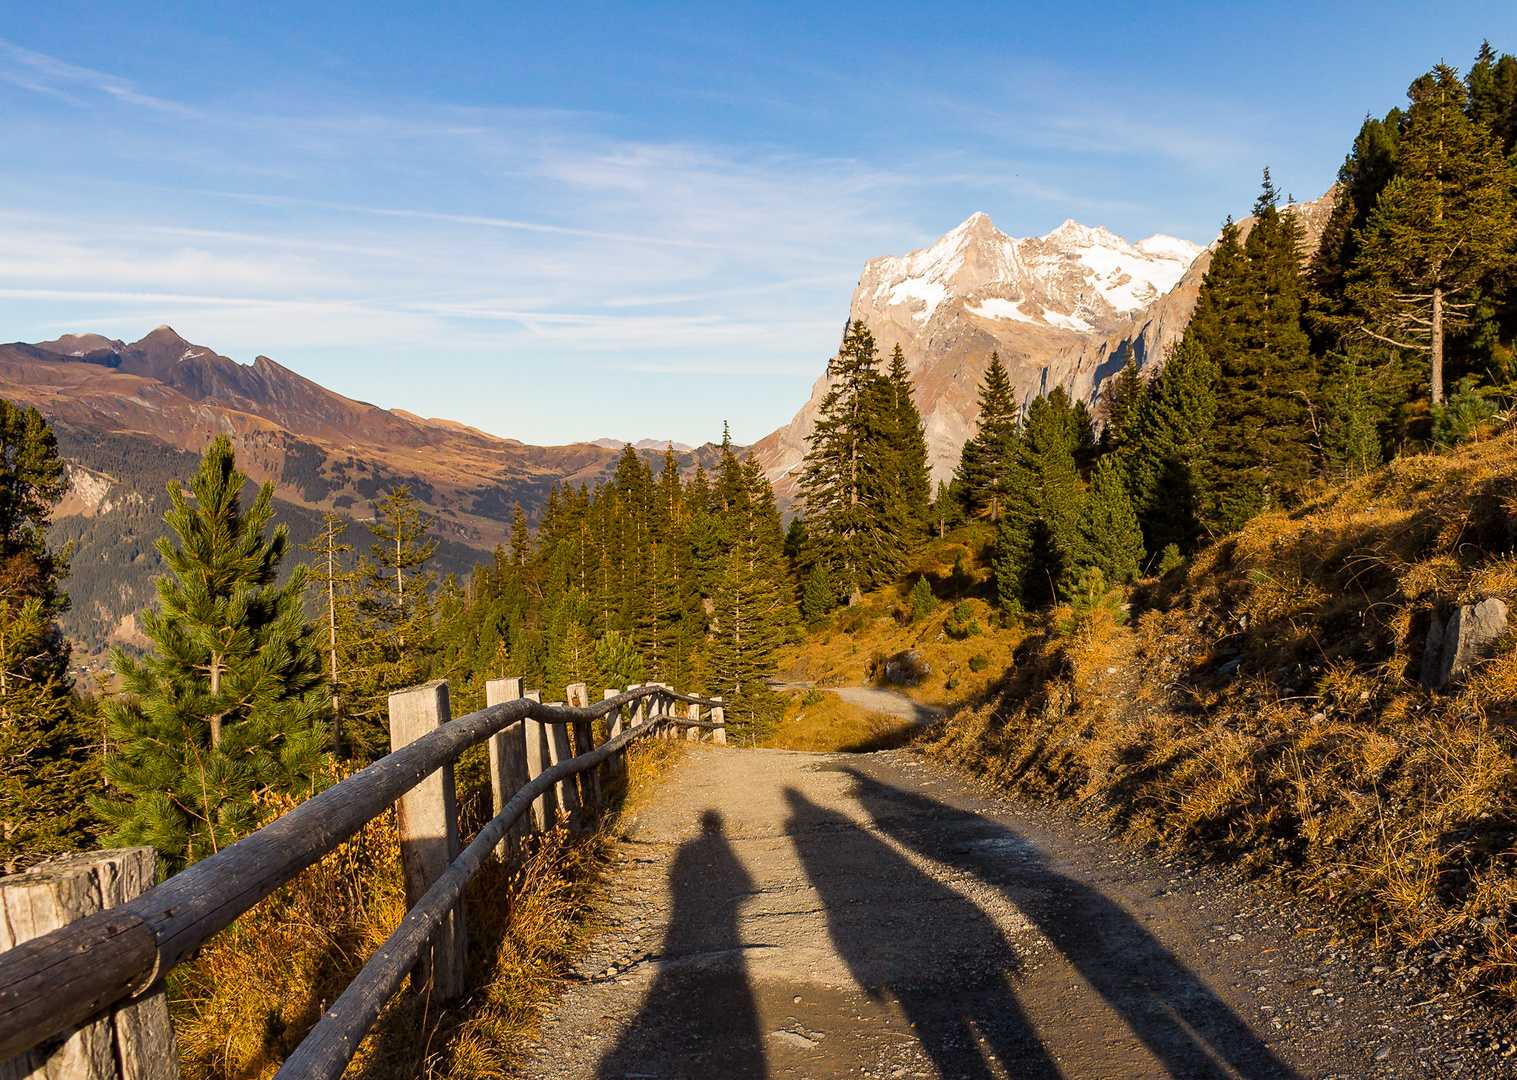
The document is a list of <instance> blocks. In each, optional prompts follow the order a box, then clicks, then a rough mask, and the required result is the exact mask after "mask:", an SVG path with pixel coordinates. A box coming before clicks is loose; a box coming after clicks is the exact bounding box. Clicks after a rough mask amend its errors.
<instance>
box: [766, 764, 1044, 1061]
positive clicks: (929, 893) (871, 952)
mask: <svg viewBox="0 0 1517 1080" xmlns="http://www.w3.org/2000/svg"><path fill="white" fill-rule="evenodd" d="M785 797H786V799H787V800H788V801H789V803H790V820H789V821H788V822H787V824H786V831H787V832H788V833H789V834H790V837H791V840H792V842H793V843H794V844H795V848H796V851H797V853H798V854H799V855H800V859H801V863H802V864H803V865H804V866H805V868H806V875H807V877H808V878H809V879H810V881H811V884H812V885H813V886H814V887H815V888H816V891H817V898H818V900H819V901H820V903H821V906H822V908H823V909H824V910H825V911H826V913H827V927H828V930H829V931H830V933H831V936H832V944H833V947H834V948H835V949H836V950H837V952H838V954H839V955H840V956H841V957H842V958H843V960H844V962H845V963H847V965H848V970H849V972H850V973H851V974H852V975H853V978H854V981H855V982H857V983H858V984H859V985H860V986H862V987H864V988H865V990H866V991H867V992H868V993H869V994H870V995H871V996H872V997H874V998H876V999H881V998H884V997H886V996H889V997H891V998H893V999H895V1000H896V1001H897V1002H898V1003H899V1004H900V1007H901V1009H902V1010H903V1011H904V1012H905V1013H906V1016H907V1018H908V1019H909V1020H910V1021H911V1022H912V1023H913V1024H915V1025H916V1032H915V1034H916V1036H917V1038H918V1039H919V1040H920V1043H921V1046H922V1049H923V1050H924V1051H925V1052H926V1053H927V1054H928V1055H929V1056H930V1057H931V1058H932V1061H933V1064H934V1065H935V1066H936V1067H937V1072H938V1074H939V1075H940V1076H944V1077H953V1078H959V1077H962V1078H966V1080H969V1078H972V1080H982V1078H983V1080H990V1078H991V1077H993V1076H997V1075H1006V1076H1014V1077H1017V1078H1018V1080H1056V1078H1057V1077H1058V1076H1059V1070H1058V1068H1057V1067H1056V1066H1055V1065H1054V1063H1053V1060H1052V1059H1051V1058H1050V1057H1049V1056H1048V1053H1047V1051H1046V1050H1044V1048H1043V1046H1042V1044H1041V1043H1040V1042H1039V1040H1038V1037H1037V1035H1036V1034H1035V1033H1034V1032H1033V1030H1032V1028H1031V1026H1030V1025H1029V1024H1028V1022H1027V1019H1026V1017H1025V1016H1024V1015H1023V1013H1022V1007H1021V1006H1020V1005H1019V1004H1018V1003H1017V999H1016V997H1015V995H1013V993H1012V991H1011V983H1010V978H1011V976H1012V975H1013V974H1014V973H1015V972H1016V971H1017V970H1018V967H1019V964H1020V962H1019V960H1018V958H1017V956H1016V953H1015V952H1014V951H1013V950H1012V948H1011V945H1010V943H1008V942H1007V940H1006V938H1005V937H1004V936H1003V935H1002V933H1001V931H1000V928H999V927H997V926H996V924H995V922H994V921H993V920H992V919H990V918H989V917H988V916H987V915H986V914H985V913H984V912H982V911H981V910H980V909H979V908H978V907H976V906H975V905H974V904H973V903H971V902H970V901H968V900H966V899H964V898H963V897H962V896H960V895H959V894H958V893H956V892H954V891H953V890H952V889H950V888H948V887H947V886H946V885H944V884H943V883H941V882H939V881H936V880H934V879H933V878H931V877H929V876H928V875H926V874H923V873H922V872H921V871H920V870H918V869H917V868H916V867H915V866H913V865H912V864H911V863H910V862H909V861H908V860H906V859H904V858H902V857H901V856H900V855H899V854H897V853H896V852H895V851H894V850H892V849H891V847H890V846H889V845H888V844H886V843H884V842H882V841H881V840H880V839H879V838H878V837H876V836H873V835H871V834H870V833H869V832H868V831H867V830H865V829H862V828H860V827H859V825H858V824H857V823H856V822H854V821H852V820H851V819H849V818H847V817H845V816H843V815H842V814H839V813H836V812H834V811H831V810H827V809H825V808H823V807H820V806H817V805H816V804H815V803H813V802H811V801H810V800H808V799H807V798H806V797H805V796H804V795H802V794H801V793H800V792H798V791H796V790H795V789H794V788H790V789H787V790H786V792H785ZM987 1055H989V1056H990V1057H992V1058H993V1059H994V1060H995V1061H996V1062H999V1070H997V1071H993V1066H992V1065H991V1064H990V1063H989V1062H987V1060H986V1056H987Z"/></svg>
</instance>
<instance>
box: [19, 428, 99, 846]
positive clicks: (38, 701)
mask: <svg viewBox="0 0 1517 1080" xmlns="http://www.w3.org/2000/svg"><path fill="white" fill-rule="evenodd" d="M68 486H69V482H68V478H67V476H66V475H65V474H64V470H63V462H62V460H61V459H60V458H59V456H58V445H57V442H56V440H55V439H54V436H53V432H52V429H50V428H49V427H48V426H47V424H46V422H45V421H44V420H43V419H42V414H41V413H39V412H38V411H37V410H36V409H21V408H18V407H17V406H15V405H13V404H11V403H10V402H9V401H5V400H3V399H0V863H3V865H4V868H5V872H6V873H13V872H14V871H15V870H17V869H18V868H20V867H21V866H23V865H26V864H29V863H31V862H35V861H36V860H38V859H41V858H45V857H47V856H49V855H56V854H58V853H60V852H64V851H71V850H76V849H78V848H80V847H82V846H87V845H88V844H89V843H90V840H91V837H92V833H93V827H94V824H95V822H94V819H93V816H92V815H91V814H90V813H89V811H88V808H87V805H86V803H85V800H84V796H85V795H87V794H88V793H89V792H90V791H92V790H94V789H96V788H97V787H98V784H99V777H98V761H97V760H96V759H95V757H94V755H93V754H92V753H91V748H90V741H91V731H90V728H91V723H90V720H91V717H90V716H89V710H88V709H87V708H86V707H85V705H84V704H83V703H82V702H80V701H79V700H78V699H77V698H76V697H75V696H74V695H73V693H72V686H73V684H72V681H71V679H70V677H69V670H68V662H69V645H68V642H67V641H66V640H65V639H64V637H63V635H62V633H61V632H60V630H59V628H58V622H57V618H58V616H59V615H60V614H61V613H62V612H63V611H64V610H65V608H66V607H67V605H68V596H67V595H66V594H65V593H64V592H63V591H62V590H61V589H60V588H59V581H60V579H61V578H62V577H63V576H64V575H65V574H66V573H67V572H68V556H67V552H62V553H60V552H54V551H49V550H48V547H47V527H48V520H49V518H50V516H51V514H52V510H53V507H54V505H56V503H57V502H58V500H59V499H61V498H62V497H63V495H64V494H65V493H66V492H67V490H68Z"/></svg>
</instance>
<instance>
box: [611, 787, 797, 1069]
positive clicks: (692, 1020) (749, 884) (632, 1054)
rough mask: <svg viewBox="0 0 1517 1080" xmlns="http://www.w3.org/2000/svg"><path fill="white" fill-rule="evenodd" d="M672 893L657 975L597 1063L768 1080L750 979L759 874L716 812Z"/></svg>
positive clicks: (677, 864) (675, 875) (680, 859)
mask: <svg viewBox="0 0 1517 1080" xmlns="http://www.w3.org/2000/svg"><path fill="white" fill-rule="evenodd" d="M669 887H670V891H671V893H672V894H673V907H672V910H671V911H670V917H669V929H668V931H667V932H666V934H665V935H664V944H663V954H662V957H661V967H660V970H659V973H658V977H657V978H655V979H654V981H653V986H652V987H651V988H650V989H649V991H648V996H647V997H646V998H645V999H644V1001H643V1005H642V1009H641V1010H640V1011H639V1013H638V1015H637V1019H636V1020H634V1021H633V1022H632V1024H631V1026H630V1027H628V1028H627V1029H626V1030H625V1031H624V1032H623V1034H622V1037H621V1039H620V1040H619V1041H618V1042H617V1044H616V1046H614V1047H613V1048H612V1049H611V1050H610V1052H608V1053H607V1054H606V1056H605V1057H604V1058H602V1059H601V1061H600V1064H599V1065H598V1066H597V1067H596V1076H598V1077H602V1078H603V1080H622V1078H623V1077H628V1076H658V1077H664V1078H667V1080H675V1078H680V1080H709V1078H711V1077H732V1078H733V1080H750V1078H751V1080H761V1078H763V1077H766V1076H767V1075H768V1069H767V1066H766V1062H765V1058H764V1043H763V1038H762V1036H761V1034H760V1032H759V1022H758V1010H757V1007H756V1005H755V1003H754V999H753V991H752V989H751V987H750V985H749V982H748V966H747V964H746V963H745V961H744V958H743V941H742V936H741V935H740V933H739V931H738V905H739V904H740V903H741V902H742V901H743V899H744V898H745V896H746V894H748V893H750V892H751V891H752V890H753V880H752V879H751V878H750V877H749V876H748V872H747V871H746V870H744V869H743V867H742V864H741V863H739V862H738V860H737V856H736V855H735V854H734V853H733V850H732V845H731V844H729V843H728V842H727V838H726V836H724V835H723V833H722V817H721V815H720V814H718V813H715V812H714V811H707V812H706V814H705V815H704V816H703V817H702V818H701V836H700V837H699V838H697V839H695V840H690V841H687V842H686V843H685V844H683V845H682V846H681V847H680V850H679V853H678V854H677V855H675V857H674V865H673V867H672V869H671V870H670V873H669Z"/></svg>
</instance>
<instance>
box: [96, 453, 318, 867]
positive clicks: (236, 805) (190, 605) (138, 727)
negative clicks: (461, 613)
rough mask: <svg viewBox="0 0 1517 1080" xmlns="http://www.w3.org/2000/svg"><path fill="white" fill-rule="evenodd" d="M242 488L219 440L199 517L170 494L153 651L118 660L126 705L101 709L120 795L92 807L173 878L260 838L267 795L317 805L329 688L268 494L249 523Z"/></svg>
mask: <svg viewBox="0 0 1517 1080" xmlns="http://www.w3.org/2000/svg"><path fill="white" fill-rule="evenodd" d="M246 479H247V478H246V477H245V476H244V475H243V474H242V473H240V472H238V471H237V469H236V461H235V457H234V455H233V452H232V446H231V443H230V442H228V441H227V439H226V438H225V437H224V436H218V437H217V438H216V439H215V440H214V441H213V442H212V443H211V445H210V447H209V448H208V449H207V450H206V453H205V457H204V459H203V460H202V462H201V466H200V470H199V472H198V473H197V474H196V476H195V477H194V479H192V480H191V481H190V490H191V492H192V494H193V497H194V499H195V506H194V507H193V508H192V507H191V506H190V505H189V503H188V502H187V501H186V500H185V497H184V495H183V493H182V492H181V490H180V486H179V483H178V482H177V481H176V482H173V483H170V484H169V498H170V499H171V500H172V503H173V506H172V509H171V510H170V511H169V513H168V515H167V519H166V520H167V522H168V524H169V527H170V528H171V529H172V530H173V533H174V535H175V537H177V546H176V544H174V543H171V542H170V540H169V539H168V538H164V539H161V540H160V541H159V542H158V544H157V548H158V552H159V554H160V555H161V556H162V558H163V561H164V564H165V565H166V566H167V567H168V569H169V575H168V576H166V577H162V578H159V580H158V605H157V608H156V610H150V611H148V612H145V613H144V614H143V617H142V625H143V631H144V633H145V634H146V635H147V636H148V638H149V639H150V640H151V641H152V642H153V645H154V651H153V652H152V653H151V654H149V655H148V656H147V657H145V658H144V659H142V660H140V661H137V660H133V659H131V658H130V657H128V656H127V655H126V654H124V653H122V652H121V651H119V650H118V651H117V653H116V655H115V668H116V672H117V674H118V675H119V676H120V678H121V683H122V690H123V691H124V696H123V697H121V698H119V699H117V700H114V701H110V702H107V703H106V706H105V709H106V715H107V718H108V720H109V723H110V730H111V738H112V741H113V742H114V743H115V744H116V748H117V749H116V752H115V753H113V754H112V755H111V756H109V757H108V758H107V759H106V764H105V772H106V777H107V779H108V780H109V781H110V783H111V785H112V788H113V793H112V795H111V797H109V798H103V799H98V800H96V801H95V807H96V809H97V810H98V811H99V812H100V813H101V814H102V816H104V817H105V818H106V819H107V820H108V821H109V822H110V823H111V825H112V826H113V835H112V837H111V839H112V841H113V842H114V843H117V844H123V845H126V844H143V843H146V844H151V845H152V846H153V847H155V848H156V849H157V850H158V852H159V854H160V855H161V856H162V858H163V859H164V862H165V865H167V866H169V867H172V868H178V867H182V866H184V865H185V864H187V863H190V862H194V861H195V860H197V859H200V858H203V857H205V856H206V855H208V854H210V853H212V852H213V851H217V850H219V849H220V848H222V847H225V846H226V845H227V844H229V843H231V842H232V841H234V840H236V839H237V838H238V837H239V836H241V835H243V834H244V833H246V832H248V831H249V830H250V829H252V828H253V827H254V826H255V824H256V821H257V815H258V803H257V798H258V796H259V795H260V794H262V793H264V792H275V793H282V794H295V793H304V792H309V791H312V790H314V788H315V787H316V786H317V784H318V783H319V780H320V775H321V772H322V762H323V760H324V756H323V754H322V753H321V745H322V743H323V741H324V732H325V721H326V715H325V713H326V707H327V702H326V697H327V688H326V686H325V684H324V680H323V678H322V672H321V654H320V646H319V644H318V638H317V636H316V633H315V629H314V627H312V626H311V625H310V624H309V623H307V622H306V619H305V614H304V611H303V608H302V596H303V594H304V591H305V584H306V572H305V568H304V567H296V568H295V572H294V574H293V575H292V576H291V578H290V581H289V582H288V584H286V585H284V586H282V587H280V586H276V585H275V583H274V582H275V576H276V574H277V572H278V568H279V563H280V561H281V560H282V559H283V558H284V556H285V554H286V552H287V550H288V543H289V542H288V536H287V533H286V530H285V528H284V526H279V527H278V528H276V529H275V530H274V532H273V534H272V536H269V537H265V535H264V530H265V528H266V527H267V525H268V523H269V518H270V516H271V512H272V511H271V507H272V501H273V497H274V485H273V484H264V485H263V487H262V488H261V489H260V490H259V492H258V495H257V497H256V498H255V499H254V501H253V505H252V507H251V508H249V509H248V511H247V512H246V513H244V512H243V511H242V507H241V502H240V498H239V493H240V491H241V489H242V486H243V483H244V482H245V480H246Z"/></svg>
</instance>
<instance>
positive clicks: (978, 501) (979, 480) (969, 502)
mask: <svg viewBox="0 0 1517 1080" xmlns="http://www.w3.org/2000/svg"><path fill="white" fill-rule="evenodd" d="M1016 437H1017V404H1016V401H1015V400H1014V399H1013V398H1012V390H1011V380H1010V379H1009V378H1007V376H1006V368H1005V367H1003V366H1002V365H1001V354H1000V353H996V352H992V353H991V354H990V367H989V368H988V369H987V370H986V372H985V382H984V384H983V385H982V386H981V387H980V415H979V418H978V419H977V420H976V421H975V433H974V435H973V436H972V437H971V438H970V439H969V441H968V442H966V443H965V444H964V449H963V450H962V451H961V452H960V455H959V466H958V469H957V470H955V472H954V480H955V483H956V486H957V487H958V489H959V494H960V496H961V497H962V499H963V506H964V510H965V513H967V514H969V515H970V516H975V515H979V514H985V515H987V516H989V518H990V520H991V521H996V520H998V519H999V518H1000V516H1001V505H1002V504H1003V503H1004V502H1005V501H1006V498H1007V496H1008V494H1009V493H1010V489H1011V483H1012V481H1011V469H1012V458H1013V455H1014V447H1015V444H1016Z"/></svg>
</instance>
